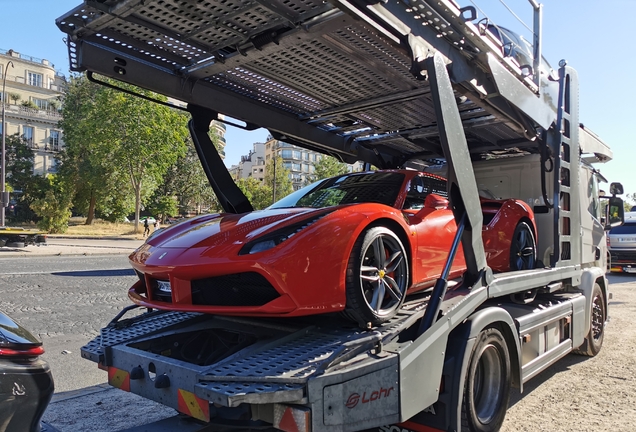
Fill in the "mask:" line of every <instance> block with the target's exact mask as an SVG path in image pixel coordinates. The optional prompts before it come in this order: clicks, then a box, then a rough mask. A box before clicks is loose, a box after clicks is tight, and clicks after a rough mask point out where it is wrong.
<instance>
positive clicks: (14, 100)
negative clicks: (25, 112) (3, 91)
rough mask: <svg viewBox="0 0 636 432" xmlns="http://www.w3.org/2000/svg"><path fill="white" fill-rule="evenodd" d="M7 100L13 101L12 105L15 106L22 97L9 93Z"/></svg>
mask: <svg viewBox="0 0 636 432" xmlns="http://www.w3.org/2000/svg"><path fill="white" fill-rule="evenodd" d="M9 99H11V100H12V101H13V104H14V105H16V104H17V103H18V101H19V100H20V99H22V96H20V94H19V93H9Z"/></svg>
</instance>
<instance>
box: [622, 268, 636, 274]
mask: <svg viewBox="0 0 636 432" xmlns="http://www.w3.org/2000/svg"><path fill="white" fill-rule="evenodd" d="M623 271H624V272H625V273H636V267H623Z"/></svg>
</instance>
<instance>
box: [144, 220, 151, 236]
mask: <svg viewBox="0 0 636 432" xmlns="http://www.w3.org/2000/svg"><path fill="white" fill-rule="evenodd" d="M146 235H150V226H149V225H148V218H146V219H144V235H143V236H144V237H146Z"/></svg>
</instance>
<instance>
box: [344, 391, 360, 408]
mask: <svg viewBox="0 0 636 432" xmlns="http://www.w3.org/2000/svg"><path fill="white" fill-rule="evenodd" d="M358 402H360V395H359V394H358V393H351V395H350V396H349V399H347V402H346V403H345V406H346V407H347V408H353V407H355V406H356V405H358Z"/></svg>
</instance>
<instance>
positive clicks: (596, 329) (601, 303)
mask: <svg viewBox="0 0 636 432" xmlns="http://www.w3.org/2000/svg"><path fill="white" fill-rule="evenodd" d="M591 306H592V307H591V308H590V331H589V333H588V334H587V336H585V342H584V343H583V345H581V346H580V347H579V348H578V349H575V350H574V351H573V352H574V354H579V355H584V356H588V357H594V356H595V355H596V354H598V353H599V352H600V351H601V347H602V346H603V338H604V337H605V317H606V316H607V313H606V308H605V298H604V297H603V291H602V290H601V287H600V286H599V284H597V283H595V284H594V288H592V305H591Z"/></svg>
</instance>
